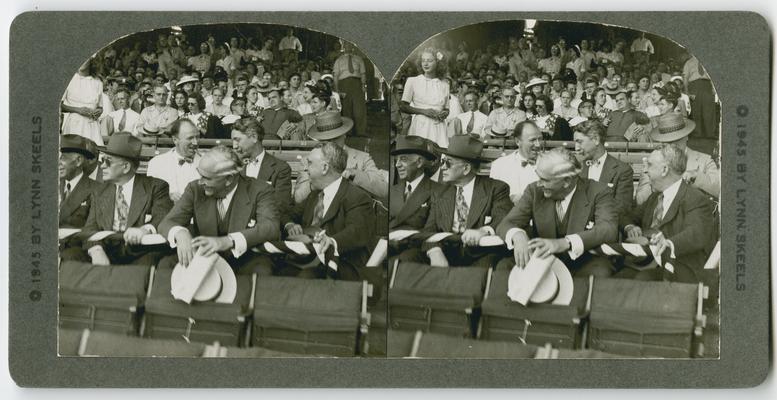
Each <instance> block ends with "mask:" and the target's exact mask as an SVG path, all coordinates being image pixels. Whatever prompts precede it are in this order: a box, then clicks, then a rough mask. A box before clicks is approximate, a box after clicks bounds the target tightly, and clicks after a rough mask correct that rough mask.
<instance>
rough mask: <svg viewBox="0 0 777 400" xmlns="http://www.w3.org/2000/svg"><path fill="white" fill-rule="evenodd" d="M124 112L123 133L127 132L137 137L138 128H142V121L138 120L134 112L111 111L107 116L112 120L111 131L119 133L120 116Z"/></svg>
mask: <svg viewBox="0 0 777 400" xmlns="http://www.w3.org/2000/svg"><path fill="white" fill-rule="evenodd" d="M125 112H126V115H127V116H126V119H125V120H124V132H129V133H131V134H132V135H133V136H137V134H138V128H141V129H142V128H143V120H142V119H141V118H140V114H138V113H136V112H135V110H133V109H131V108H127V109H126V110H123V109H119V110H115V111H111V112H110V113H108V115H109V116H110V117H111V120H113V131H114V132H119V124H120V123H121V117H122V114H123V113H125Z"/></svg>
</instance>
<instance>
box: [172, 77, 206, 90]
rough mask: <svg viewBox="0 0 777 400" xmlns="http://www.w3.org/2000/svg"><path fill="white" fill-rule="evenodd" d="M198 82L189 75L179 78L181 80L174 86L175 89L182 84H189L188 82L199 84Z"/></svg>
mask: <svg viewBox="0 0 777 400" xmlns="http://www.w3.org/2000/svg"><path fill="white" fill-rule="evenodd" d="M199 81H200V80H199V79H197V78H195V77H193V76H191V75H184V76H183V77H181V79H180V80H179V81H178V82H177V83H176V84H175V86H176V87H181V86H183V85H184V84H187V83H190V82H199Z"/></svg>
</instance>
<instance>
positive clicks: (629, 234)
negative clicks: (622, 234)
mask: <svg viewBox="0 0 777 400" xmlns="http://www.w3.org/2000/svg"><path fill="white" fill-rule="evenodd" d="M624 230H625V231H626V239H628V240H636V239H638V238H640V237H642V228H640V227H638V226H636V225H628V226H627V227H626V228H624Z"/></svg>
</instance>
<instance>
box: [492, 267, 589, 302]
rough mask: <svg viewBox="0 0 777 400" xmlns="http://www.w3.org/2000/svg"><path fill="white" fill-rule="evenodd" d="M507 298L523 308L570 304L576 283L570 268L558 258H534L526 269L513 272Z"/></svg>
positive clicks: (514, 268)
mask: <svg viewBox="0 0 777 400" xmlns="http://www.w3.org/2000/svg"><path fill="white" fill-rule="evenodd" d="M507 287H508V289H507V296H508V297H510V299H511V300H513V301H516V302H518V303H520V304H522V305H524V306H525V305H528V304H529V303H530V302H531V303H551V304H555V305H569V303H570V302H571V300H572V294H573V293H574V282H573V280H572V275H571V273H570V272H569V269H568V268H567V267H566V265H564V263H563V262H561V260H559V259H558V258H556V257H555V256H549V257H545V258H538V257H532V258H531V259H530V260H529V263H528V264H526V266H525V267H524V268H518V267H517V266H516V267H513V269H512V271H510V277H509V281H508V286H507Z"/></svg>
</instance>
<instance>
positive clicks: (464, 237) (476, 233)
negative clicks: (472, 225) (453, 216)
mask: <svg viewBox="0 0 777 400" xmlns="http://www.w3.org/2000/svg"><path fill="white" fill-rule="evenodd" d="M483 236H486V234H485V233H484V232H483V231H481V230H480V229H467V230H466V231H464V233H462V234H461V242H462V243H464V245H465V246H477V245H478V243H480V238H482V237H483Z"/></svg>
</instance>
